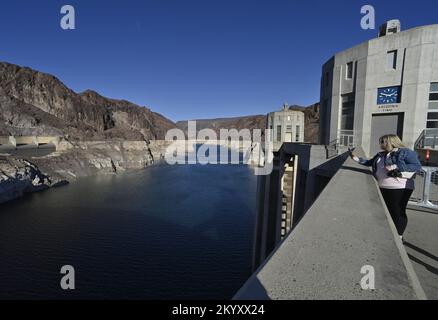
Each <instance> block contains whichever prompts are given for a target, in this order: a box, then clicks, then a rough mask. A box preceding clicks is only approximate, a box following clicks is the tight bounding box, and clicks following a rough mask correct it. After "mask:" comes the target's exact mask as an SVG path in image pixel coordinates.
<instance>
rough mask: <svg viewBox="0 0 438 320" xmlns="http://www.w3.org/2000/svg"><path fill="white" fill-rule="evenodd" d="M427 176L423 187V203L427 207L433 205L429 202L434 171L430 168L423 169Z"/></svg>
mask: <svg viewBox="0 0 438 320" xmlns="http://www.w3.org/2000/svg"><path fill="white" fill-rule="evenodd" d="M423 170H424V172H425V173H426V175H425V176H424V187H423V199H422V200H423V201H422V202H421V203H422V204H423V205H425V206H430V205H432V203H431V202H430V201H429V199H430V185H431V181H432V170H429V168H423Z"/></svg>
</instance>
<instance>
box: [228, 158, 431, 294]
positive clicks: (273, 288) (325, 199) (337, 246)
mask: <svg viewBox="0 0 438 320" xmlns="http://www.w3.org/2000/svg"><path fill="white" fill-rule="evenodd" d="M363 266H372V267H373V269H374V271H375V290H364V289H362V288H361V285H360V282H361V279H362V278H363V277H364V274H362V273H361V270H362V267H363ZM424 298H425V295H424V291H423V290H422V288H421V286H420V284H419V282H418V279H417V277H416V275H415V272H414V271H413V269H412V265H411V263H410V261H409V258H408V256H407V254H406V251H405V249H404V248H403V245H402V243H401V241H400V239H399V237H398V235H397V234H396V230H395V226H394V224H393V222H392V220H391V217H390V215H389V213H388V211H387V209H386V206H385V205H384V202H383V199H382V197H381V195H380V192H379V190H378V187H377V184H376V181H375V180H374V177H373V176H372V175H371V174H370V171H369V169H368V168H366V167H363V166H360V165H359V164H357V163H355V162H354V161H353V160H351V159H350V158H348V159H347V160H346V161H345V163H344V165H343V166H342V167H341V169H339V171H338V172H337V173H336V175H335V176H334V177H333V178H332V179H331V181H330V182H329V184H328V185H327V187H326V188H325V189H324V190H323V192H322V193H321V194H320V196H319V197H318V199H317V200H316V201H315V203H314V204H313V205H312V207H311V208H310V209H309V211H308V212H307V213H306V215H305V216H304V217H303V219H302V220H301V221H300V222H299V224H298V225H297V227H296V228H295V229H294V230H293V231H292V233H290V234H289V235H288V236H287V237H286V238H285V239H284V240H283V241H282V242H281V243H280V244H279V245H278V246H277V247H276V249H275V250H274V252H273V253H272V254H271V255H270V256H269V257H268V258H267V259H266V260H265V262H264V263H263V264H262V265H261V266H260V267H259V268H258V269H257V271H256V272H255V273H254V274H253V275H252V277H251V278H250V279H249V280H248V281H247V282H246V283H245V284H244V286H243V287H242V288H241V289H240V290H239V291H238V292H237V294H236V295H235V297H234V299H237V300H253V299H260V300H267V299H292V300H293V299H424Z"/></svg>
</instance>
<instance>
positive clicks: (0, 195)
mask: <svg viewBox="0 0 438 320" xmlns="http://www.w3.org/2000/svg"><path fill="white" fill-rule="evenodd" d="M66 183H67V181H66V180H64V179H62V178H61V177H59V176H57V175H52V176H49V175H47V174H45V173H43V172H41V170H40V169H39V168H38V167H37V166H36V165H35V164H33V163H31V162H29V161H26V160H20V159H14V158H11V157H0V203H3V202H6V201H10V200H14V199H16V198H19V197H21V196H23V195H24V194H25V193H29V192H36V191H42V190H45V189H48V188H51V187H57V186H60V185H64V184H66Z"/></svg>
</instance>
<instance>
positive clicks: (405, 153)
mask: <svg viewBox="0 0 438 320" xmlns="http://www.w3.org/2000/svg"><path fill="white" fill-rule="evenodd" d="M386 154H387V153H386V152H385V151H383V152H379V153H377V154H376V155H375V156H374V158H372V159H371V160H367V159H364V158H359V163H360V164H362V165H364V166H367V167H372V168H373V174H375V173H376V171H377V160H379V158H381V157H382V158H383V159H384V161H385V166H390V165H393V164H395V165H397V168H398V169H399V170H400V171H402V172H418V171H420V170H421V163H420V161H419V160H418V156H417V153H416V152H415V151H412V150H410V149H408V148H401V149H399V150H398V151H396V152H392V153H391V155H390V157H388V158H387V157H386Z"/></svg>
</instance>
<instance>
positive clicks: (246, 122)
mask: <svg viewBox="0 0 438 320" xmlns="http://www.w3.org/2000/svg"><path fill="white" fill-rule="evenodd" d="M289 108H290V109H291V110H297V111H302V112H304V114H305V117H304V141H305V142H306V143H315V144H317V143H318V142H319V103H316V104H313V105H311V106H309V107H303V106H298V105H293V106H291V107H289ZM195 121H196V129H197V131H199V130H202V129H206V128H208V129H213V130H214V131H215V132H216V134H217V135H218V137H219V133H220V129H237V130H242V129H249V130H251V131H252V130H253V129H261V130H264V129H265V127H266V116H264V115H253V116H246V117H236V118H219V119H201V120H195ZM176 125H177V127H178V128H179V129H181V130H183V131H184V132H187V128H188V122H187V121H178V122H177V123H176Z"/></svg>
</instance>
